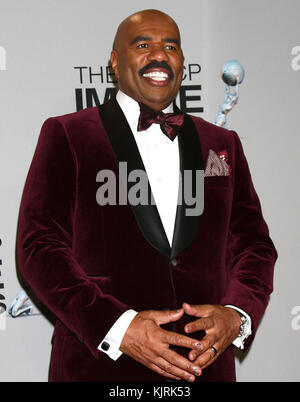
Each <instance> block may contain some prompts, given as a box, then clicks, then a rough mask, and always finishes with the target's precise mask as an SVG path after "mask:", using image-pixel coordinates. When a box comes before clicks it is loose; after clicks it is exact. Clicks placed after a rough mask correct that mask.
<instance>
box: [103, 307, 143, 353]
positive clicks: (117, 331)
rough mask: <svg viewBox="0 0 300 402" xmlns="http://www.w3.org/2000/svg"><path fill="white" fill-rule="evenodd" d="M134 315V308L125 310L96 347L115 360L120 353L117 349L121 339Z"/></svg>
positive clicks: (135, 313)
mask: <svg viewBox="0 0 300 402" xmlns="http://www.w3.org/2000/svg"><path fill="white" fill-rule="evenodd" d="M136 315H137V311H135V310H127V311H125V313H123V314H122V315H121V316H120V317H119V318H118V319H117V321H116V322H115V323H114V325H113V326H112V327H111V329H110V330H109V331H108V333H107V334H106V336H105V338H104V339H103V340H102V342H101V343H100V344H99V346H98V349H99V350H100V351H101V352H104V353H106V354H107V355H108V356H109V357H110V358H111V359H113V360H117V359H118V358H119V357H120V356H121V354H122V352H121V351H120V350H119V347H120V345H121V342H122V339H123V337H124V335H125V332H126V331H127V328H128V327H129V325H130V323H131V321H132V320H133V319H134V317H135V316H136Z"/></svg>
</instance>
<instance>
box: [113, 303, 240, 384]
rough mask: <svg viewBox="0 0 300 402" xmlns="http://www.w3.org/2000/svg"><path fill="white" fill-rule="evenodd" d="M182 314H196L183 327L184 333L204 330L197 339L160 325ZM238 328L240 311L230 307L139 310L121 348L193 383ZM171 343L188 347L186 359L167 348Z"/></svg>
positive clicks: (158, 370)
mask: <svg viewBox="0 0 300 402" xmlns="http://www.w3.org/2000/svg"><path fill="white" fill-rule="evenodd" d="M184 313H186V314H188V315H190V316H194V317H197V319H196V320H194V321H191V322H189V323H188V324H186V326H185V328H184V329H185V332H186V333H193V332H197V331H201V330H202V331H205V336H204V337H203V338H202V339H201V340H200V341H199V340H197V339H193V338H190V337H189V336H185V335H181V334H177V333H175V332H172V331H166V330H164V329H162V328H161V327H160V325H162V324H167V323H169V322H174V321H178V320H179V319H180V318H181V317H182V315H183V314H184ZM239 327H240V317H239V314H238V313H237V312H236V311H235V310H234V309H232V308H228V307H223V306H216V305H189V304H187V303H183V305H182V308H181V309H179V310H168V311H159V310H147V311H142V312H140V313H138V314H137V315H136V316H135V318H134V319H133V320H132V322H131V324H130V325H129V327H128V329H127V331H126V333H125V335H124V337H123V340H122V343H121V346H120V350H121V351H122V352H123V353H125V354H127V355H128V356H130V357H132V358H133V359H135V360H136V361H138V362H140V363H142V364H143V365H145V366H146V367H148V368H149V369H151V370H153V371H154V372H156V373H158V374H160V375H162V376H164V377H167V378H171V379H174V380H181V379H183V380H186V381H189V382H193V381H195V378H196V376H200V375H201V374H202V370H203V369H204V368H205V367H207V366H209V365H210V364H211V363H213V362H214V361H215V360H216V359H217V358H218V357H219V356H220V355H221V354H222V353H223V352H224V350H225V349H226V348H227V347H228V346H229V345H230V344H231V343H232V342H233V340H234V339H235V338H236V337H237V335H238V333H239ZM170 345H174V346H181V347H185V348H188V349H190V352H189V356H188V357H189V359H187V358H185V357H183V356H181V355H180V354H178V353H176V352H175V351H174V350H172V349H170ZM212 346H213V347H214V348H215V349H216V351H217V353H216V354H215V352H214V350H213V349H211V347H212Z"/></svg>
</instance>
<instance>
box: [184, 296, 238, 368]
mask: <svg viewBox="0 0 300 402" xmlns="http://www.w3.org/2000/svg"><path fill="white" fill-rule="evenodd" d="M183 308H184V311H185V313H186V314H188V315H192V316H194V317H198V319H197V320H195V321H191V322H190V323H188V324H186V326H185V328H184V329H185V332H187V333H193V332H196V331H201V330H202V331H205V336H204V337H203V338H202V339H201V341H200V344H201V348H202V350H201V351H200V352H199V351H198V350H191V351H190V353H189V358H190V360H192V361H194V363H195V364H196V365H197V366H199V367H200V368H201V369H204V368H205V367H207V366H209V365H210V364H211V363H213V362H214V361H215V360H216V359H217V358H218V357H219V356H220V355H221V354H222V353H223V352H224V351H225V349H227V347H228V346H229V345H230V344H231V343H232V342H233V341H234V340H235V339H236V338H237V336H238V334H239V330H240V324H241V318H240V315H239V313H238V312H237V311H236V310H234V309H233V308H230V307H223V306H218V305H211V304H206V305H191V304H187V303H183ZM212 347H213V348H212Z"/></svg>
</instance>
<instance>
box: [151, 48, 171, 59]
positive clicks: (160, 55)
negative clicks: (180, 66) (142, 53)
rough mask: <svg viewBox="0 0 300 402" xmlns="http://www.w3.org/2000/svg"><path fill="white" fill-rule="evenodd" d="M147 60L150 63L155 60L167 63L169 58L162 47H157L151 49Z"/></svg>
mask: <svg viewBox="0 0 300 402" xmlns="http://www.w3.org/2000/svg"><path fill="white" fill-rule="evenodd" d="M148 59H149V60H150V61H152V60H157V61H168V60H169V57H168V54H167V52H166V50H165V48H164V45H159V46H155V47H152V49H151V51H150V52H149V54H148Z"/></svg>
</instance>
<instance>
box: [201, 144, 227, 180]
mask: <svg viewBox="0 0 300 402" xmlns="http://www.w3.org/2000/svg"><path fill="white" fill-rule="evenodd" d="M227 162H228V154H227V152H226V151H221V152H219V154H218V155H217V154H216V152H214V151H213V150H212V149H210V150H209V153H208V157H207V162H206V168H205V172H204V177H209V176H229V175H230V165H229V164H228V163H227Z"/></svg>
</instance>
